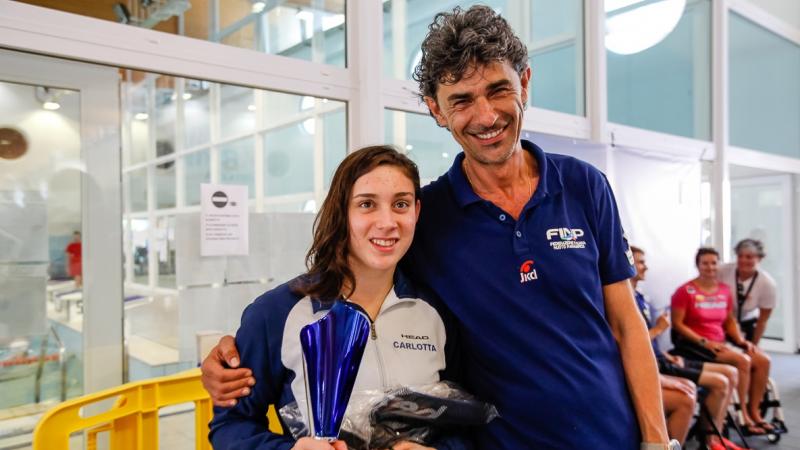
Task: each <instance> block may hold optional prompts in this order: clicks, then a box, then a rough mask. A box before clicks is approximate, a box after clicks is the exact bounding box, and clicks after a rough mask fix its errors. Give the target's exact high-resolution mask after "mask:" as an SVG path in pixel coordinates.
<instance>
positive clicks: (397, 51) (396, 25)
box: [391, 0, 407, 80]
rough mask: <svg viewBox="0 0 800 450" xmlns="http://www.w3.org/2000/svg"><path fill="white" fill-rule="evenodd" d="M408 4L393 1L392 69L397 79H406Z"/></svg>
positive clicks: (401, 0) (399, 0)
mask: <svg viewBox="0 0 800 450" xmlns="http://www.w3.org/2000/svg"><path fill="white" fill-rule="evenodd" d="M406 2H407V0H393V1H392V6H391V8H392V18H391V20H392V55H393V56H394V58H392V67H393V74H394V76H395V78H397V79H400V80H403V79H405V73H404V72H405V70H406V66H407V64H406V23H407V19H406Z"/></svg>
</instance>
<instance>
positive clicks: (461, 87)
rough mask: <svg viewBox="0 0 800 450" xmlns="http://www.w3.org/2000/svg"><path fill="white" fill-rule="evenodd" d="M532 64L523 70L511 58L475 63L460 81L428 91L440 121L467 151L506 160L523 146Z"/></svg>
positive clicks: (484, 159)
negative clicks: (431, 91) (434, 96)
mask: <svg viewBox="0 0 800 450" xmlns="http://www.w3.org/2000/svg"><path fill="white" fill-rule="evenodd" d="M530 73H531V72H530V68H527V69H525V71H524V72H523V73H522V76H520V75H519V74H517V72H516V71H514V69H513V68H512V67H511V65H510V64H509V63H507V62H500V61H497V62H491V63H488V64H485V65H480V66H473V67H471V68H470V69H469V70H468V71H467V72H466V74H465V76H464V77H463V78H462V79H461V80H459V81H458V82H456V83H452V84H448V83H440V84H439V85H438V88H437V92H436V99H435V100H434V99H433V98H431V97H425V103H426V104H427V105H428V108H429V109H430V110H431V113H432V114H433V116H434V118H435V119H436V122H437V123H438V124H439V125H440V126H443V127H446V128H447V129H448V130H450V133H451V134H452V135H453V138H454V139H455V140H456V141H457V142H458V143H459V144H460V145H461V148H462V149H463V150H464V153H465V154H466V155H467V157H469V158H471V159H473V160H475V161H476V162H478V163H481V164H502V163H503V162H505V161H507V160H508V159H509V158H510V157H511V155H512V154H513V152H514V150H515V149H516V148H517V147H518V146H519V143H520V133H521V132H522V116H523V112H524V109H525V104H524V100H526V99H527V98H528V82H529V80H530Z"/></svg>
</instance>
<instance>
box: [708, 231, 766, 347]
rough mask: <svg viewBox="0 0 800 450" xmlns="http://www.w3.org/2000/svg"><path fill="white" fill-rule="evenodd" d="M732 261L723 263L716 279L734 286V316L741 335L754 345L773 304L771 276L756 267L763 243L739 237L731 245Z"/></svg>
mask: <svg viewBox="0 0 800 450" xmlns="http://www.w3.org/2000/svg"><path fill="white" fill-rule="evenodd" d="M734 251H735V252H736V262H735V263H728V264H723V265H722V267H720V269H719V276H718V277H719V280H720V281H721V282H723V283H725V284H727V285H728V286H731V287H735V288H736V301H735V302H734V305H733V310H734V315H735V316H736V319H737V321H738V322H739V328H741V330H742V333H743V334H744V335H745V338H746V339H747V340H748V341H750V342H752V343H753V344H755V345H758V343H759V341H761V338H762V337H763V336H764V330H766V328H767V321H768V320H769V317H770V315H772V310H773V309H775V305H776V304H777V286H776V283H775V279H774V278H772V276H770V274H769V273H767V272H766V271H765V270H764V269H762V268H761V267H759V264H760V263H761V260H763V259H764V257H765V256H766V253H764V244H762V243H761V241H759V240H757V239H742V240H741V241H739V243H738V244H736V247H734Z"/></svg>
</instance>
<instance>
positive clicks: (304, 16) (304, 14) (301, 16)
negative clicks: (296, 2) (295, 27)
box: [295, 11, 314, 22]
mask: <svg viewBox="0 0 800 450" xmlns="http://www.w3.org/2000/svg"><path fill="white" fill-rule="evenodd" d="M295 15H296V16H297V19H298V20H304V21H306V22H313V21H314V14H312V13H311V12H310V11H298V12H297V14H295Z"/></svg>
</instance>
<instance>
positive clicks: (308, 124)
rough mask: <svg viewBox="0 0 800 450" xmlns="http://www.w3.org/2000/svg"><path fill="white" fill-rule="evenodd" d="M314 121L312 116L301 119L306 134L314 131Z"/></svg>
mask: <svg viewBox="0 0 800 450" xmlns="http://www.w3.org/2000/svg"><path fill="white" fill-rule="evenodd" d="M316 128H317V127H316V123H314V118H313V117H312V118H311V119H306V120H304V121H303V130H305V132H306V133H308V134H314V132H315V131H316Z"/></svg>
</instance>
